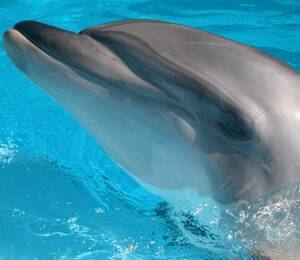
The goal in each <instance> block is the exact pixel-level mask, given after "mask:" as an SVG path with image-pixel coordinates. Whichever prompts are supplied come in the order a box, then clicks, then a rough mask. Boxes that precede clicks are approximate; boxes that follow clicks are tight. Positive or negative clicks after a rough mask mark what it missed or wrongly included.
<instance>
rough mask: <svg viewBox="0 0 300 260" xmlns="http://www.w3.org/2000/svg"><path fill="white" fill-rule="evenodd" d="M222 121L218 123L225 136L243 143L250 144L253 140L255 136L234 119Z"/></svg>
mask: <svg viewBox="0 0 300 260" xmlns="http://www.w3.org/2000/svg"><path fill="white" fill-rule="evenodd" d="M222 119H223V120H221V121H219V122H218V125H219V127H220V129H221V131H222V132H223V134H225V136H227V137H230V138H234V139H236V140H238V141H241V142H249V141H251V140H252V139H253V137H254V136H253V134H251V132H250V131H248V130H247V129H246V128H245V127H244V126H242V125H241V124H239V123H238V122H237V121H236V120H234V119H233V118H231V117H230V118H228V117H227V118H222Z"/></svg>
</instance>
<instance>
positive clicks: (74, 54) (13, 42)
mask: <svg viewBox="0 0 300 260" xmlns="http://www.w3.org/2000/svg"><path fill="white" fill-rule="evenodd" d="M3 45H4V48H5V51H6V53H7V55H8V56H9V57H10V59H11V60H12V61H13V63H14V64H15V65H16V66H17V67H18V68H19V69H20V70H21V71H22V72H23V73H24V74H25V75H26V76H27V77H28V78H29V79H30V80H31V81H32V82H34V83H35V84H36V85H38V86H39V87H40V88H41V89H42V90H44V91H45V92H46V93H48V94H49V95H50V96H51V97H52V98H53V99H54V100H56V101H57V102H58V103H59V104H60V105H61V106H62V107H63V108H65V109H66V111H68V113H69V114H70V115H71V116H73V117H74V118H75V119H76V120H77V121H78V122H79V123H80V124H81V125H82V126H83V127H84V128H85V129H86V130H87V132H88V133H89V134H90V135H91V136H92V137H93V138H94V139H95V140H96V141H97V143H98V144H99V145H100V146H101V147H102V149H103V150H104V151H106V153H107V154H108V155H109V156H110V157H111V158H112V159H113V160H114V161H115V162H116V163H117V164H118V165H119V166H121V167H122V168H123V169H125V170H126V172H127V173H128V174H129V175H130V176H132V177H133V178H134V179H136V180H137V182H139V183H140V184H141V185H142V186H144V187H146V189H148V190H150V191H151V192H154V193H156V194H158V195H160V194H163V192H164V191H167V192H171V193H172V192H176V191H181V190H185V189H191V190H194V191H196V192H197V193H199V194H200V195H203V196H210V197H212V198H214V199H215V200H217V201H219V202H221V203H225V204H226V203H230V202H232V201H235V200H241V199H243V200H254V199H256V198H259V197H261V196H264V195H265V194H268V193H270V192H271V191H273V190H275V189H278V188H280V187H283V186H288V185H289V184H290V183H297V182H299V181H300V134H299V133H300V89H299V88H300V75H299V73H298V72H297V71H296V70H294V69H293V68H292V67H290V66H289V65H287V64H285V63H284V62H282V61H280V60H279V59H277V58H275V57H272V56H271V55H269V54H267V53H265V52H263V51H260V50H258V49H256V48H253V47H250V46H247V45H245V44H241V43H238V42H235V41H232V40H230V39H227V38H223V37H220V36H218V35H214V34H212V33H209V32H205V31H201V30H198V29H195V28H189V27H186V26H183V25H179V24H173V23H168V22H161V21H153V20H125V21H118V22H112V23H108V24H103V25H99V26H94V27H90V28H87V29H85V30H83V31H81V32H80V33H78V34H77V33H74V32H71V31H67V30H62V29H59V28H56V27H52V26H49V25H46V24H42V23H39V22H34V21H23V22H20V23H17V24H16V25H15V26H14V28H13V29H11V30H8V31H7V32H5V33H4V35H3ZM161 196H163V195H161Z"/></svg>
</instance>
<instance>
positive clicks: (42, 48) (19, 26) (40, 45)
mask: <svg viewBox="0 0 300 260" xmlns="http://www.w3.org/2000/svg"><path fill="white" fill-rule="evenodd" d="M22 23H24V22H20V23H17V24H16V25H14V27H13V29H11V30H13V31H17V32H18V33H20V34H21V35H22V36H23V37H24V38H25V39H26V40H28V41H29V42H30V43H31V44H33V45H34V46H35V47H36V48H38V49H39V50H40V51H42V52H43V53H45V54H46V55H48V56H49V57H51V58H52V59H55V60H57V61H59V62H61V63H63V64H65V65H67V66H71V67H73V68H76V69H78V70H80V71H83V72H84V73H87V74H89V75H91V76H93V77H96V78H97V79H99V80H101V81H104V82H106V83H108V84H111V85H113V86H114V87H117V88H121V89H123V90H126V91H128V92H131V93H134V94H137V95H141V96H143V97H145V98H150V99H155V100H157V101H159V102H162V103H167V104H170V105H173V106H176V107H178V108H179V109H181V110H183V111H184V112H185V113H187V114H188V116H189V117H190V118H192V119H193V120H195V121H198V119H197V116H196V115H195V114H194V113H193V112H192V111H190V109H189V108H188V107H186V106H183V105H182V104H179V103H178V102H176V101H174V100H172V99H170V98H168V97H166V98H164V97H159V98H158V97H155V96H150V95H147V94H145V93H141V92H137V91H134V90H132V89H131V88H130V87H129V86H127V85H126V84H117V83H115V82H113V80H109V79H107V78H104V77H101V76H100V75H98V74H97V73H95V72H93V71H91V70H90V69H88V68H85V67H84V66H80V65H79V64H78V63H76V62H72V61H70V60H67V59H66V58H64V57H62V56H60V55H57V54H56V53H55V52H54V51H51V50H50V49H49V48H48V46H47V45H46V44H45V43H41V42H38V41H35V40H34V35H30V34H29V33H28V32H27V31H26V30H24V29H23V28H22ZM53 28H55V29H56V30H58V31H61V32H62V33H64V32H67V33H68V34H72V35H76V36H78V35H79V34H77V33H74V32H72V31H66V30H63V29H60V28H56V27H53ZM80 37H83V38H85V39H88V40H89V41H91V42H95V40H94V39H93V38H91V37H89V36H86V35H82V34H80ZM99 43H100V44H102V43H101V42H98V41H97V44H99ZM104 46H105V45H104ZM105 47H106V46H105ZM107 48H108V47H107ZM109 50H110V51H112V52H113V50H111V49H109ZM113 53H114V52H113ZM114 54H115V53H114ZM115 55H117V54H115ZM131 72H132V73H134V72H133V71H132V70H131ZM134 74H135V73H134ZM135 75H136V74H135ZM136 76H137V75H136ZM142 80H143V79H142ZM123 85H124V86H123Z"/></svg>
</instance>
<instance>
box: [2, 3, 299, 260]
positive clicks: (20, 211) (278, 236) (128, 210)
mask: <svg viewBox="0 0 300 260" xmlns="http://www.w3.org/2000/svg"><path fill="white" fill-rule="evenodd" d="M0 17H1V18H0V19H1V23H0V25H1V34H2V33H3V32H4V31H5V30H7V29H10V28H12V27H13V25H14V24H15V23H16V22H18V21H21V20H29V19H30V20H37V21H40V22H44V23H48V24H51V25H54V26H58V27H61V28H64V29H68V30H72V31H80V30H82V29H83V28H86V27H89V26H93V25H97V24H101V23H105V22H110V21H115V20H122V19H133V18H140V19H141V18H143V19H144V18H147V19H159V20H166V21H170V22H176V23H181V24H185V25H188V26H192V27H196V28H199V29H203V30H207V31H210V32H213V33H216V34H219V35H222V36H225V37H228V38H231V39H234V40H236V41H240V42H243V43H246V44H249V45H252V46H255V47H257V48H260V49H262V50H265V51H267V52H269V53H270V54H272V55H274V56H276V57H278V58H280V59H282V60H284V61H285V62H287V63H288V64H290V65H291V66H293V67H294V68H296V69H297V70H298V71H300V49H299V42H300V1H297V0H285V1H282V0H281V1H279V0H248V1H237V0H227V1H221V0H211V1H196V0H190V1H188V2H187V1H183V0H176V1H175V0H172V1H171V0H169V1H160V0H150V1H147V0H132V1H129V0H123V1H112V0H111V1H95V0H94V1H87V0H74V1H54V0H11V1H5V2H4V1H1V0H0ZM0 57H1V64H0V68H1V78H0V97H1V98H0V126H1V127H0V259H156V258H157V259H251V257H250V254H251V253H250V252H255V251H257V250H258V249H259V250H261V251H272V252H275V253H274V254H275V255H277V256H279V259H292V257H297V256H299V255H300V248H299V245H300V231H299V228H298V227H299V225H300V211H299V208H300V199H299V198H300V195H299V194H300V191H299V190H300V189H299V187H297V186H296V187H291V188H290V189H289V190H282V191H278V192H277V193H274V194H272V195H270V196H267V197H266V198H263V199H260V200H257V201H255V202H252V203H246V202H241V203H238V204H236V205H231V206H229V207H225V206H222V205H219V204H217V203H216V202H215V201H213V200H211V199H209V198H199V197H193V196H189V197H186V199H184V200H182V201H179V202H178V203H176V204H168V203H166V202H165V201H164V200H163V199H161V198H159V197H156V196H154V195H152V194H150V193H148V192H147V191H146V190H144V189H143V188H141V187H140V186H139V185H138V184H136V183H135V182H134V181H133V180H132V179H131V178H130V177H128V176H127V175H126V173H124V172H123V171H122V170H121V169H120V168H118V166H116V165H115V164H114V163H113V162H112V161H111V160H110V159H109V158H108V157H107V155H106V154H105V153H104V152H103V151H102V150H101V149H100V148H99V146H98V145H97V144H96V143H95V142H94V141H93V140H92V138H91V137H90V136H89V135H88V134H87V133H86V132H85V131H84V130H83V129H82V128H81V127H80V126H79V125H78V124H77V123H76V122H75V121H74V120H73V119H72V118H71V117H70V116H69V115H68V114H67V113H66V112H65V111H64V110H63V109H61V108H60V107H59V106H58V105H57V104H56V103H55V102H54V101H52V100H51V99H50V98H49V97H48V96H46V95H45V94H44V93H43V92H42V91H41V90H40V89H38V88H37V87H36V86H34V85H33V84H32V83H31V82H30V81H29V80H27V79H26V78H25V77H24V76H23V75H22V74H21V73H20V72H19V71H18V70H17V69H16V68H15V67H14V66H13V65H12V63H11V62H10V61H9V60H8V58H7V57H6V55H5V53H4V51H3V48H2V46H1V47H0ZM295 259H296V258H295Z"/></svg>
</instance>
